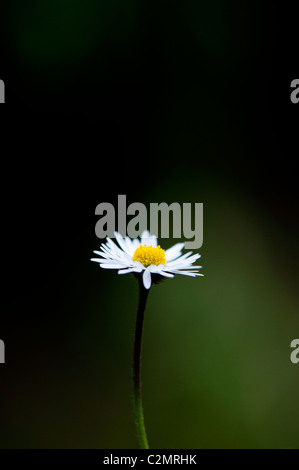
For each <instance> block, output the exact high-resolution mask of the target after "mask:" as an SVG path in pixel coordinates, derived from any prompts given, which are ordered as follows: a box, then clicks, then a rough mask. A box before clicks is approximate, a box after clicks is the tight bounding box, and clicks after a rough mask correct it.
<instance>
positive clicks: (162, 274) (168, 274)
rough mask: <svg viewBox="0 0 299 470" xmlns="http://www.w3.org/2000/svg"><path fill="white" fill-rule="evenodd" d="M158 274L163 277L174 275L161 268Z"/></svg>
mask: <svg viewBox="0 0 299 470" xmlns="http://www.w3.org/2000/svg"><path fill="white" fill-rule="evenodd" d="M159 274H161V276H164V277H174V274H171V273H168V272H167V271H163V270H161V271H160V272H159Z"/></svg>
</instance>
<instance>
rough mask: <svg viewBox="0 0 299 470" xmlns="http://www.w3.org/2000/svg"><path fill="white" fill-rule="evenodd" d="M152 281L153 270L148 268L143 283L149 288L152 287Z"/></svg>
mask: <svg viewBox="0 0 299 470" xmlns="http://www.w3.org/2000/svg"><path fill="white" fill-rule="evenodd" d="M151 283H152V280H151V272H150V270H149V268H147V269H146V270H145V271H144V273H143V285H144V287H145V288H146V289H149V288H150V287H151Z"/></svg>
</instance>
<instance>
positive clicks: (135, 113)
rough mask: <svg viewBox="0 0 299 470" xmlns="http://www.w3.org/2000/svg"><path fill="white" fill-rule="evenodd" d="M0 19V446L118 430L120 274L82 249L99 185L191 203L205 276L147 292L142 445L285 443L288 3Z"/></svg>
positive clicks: (33, 5) (289, 305)
mask: <svg viewBox="0 0 299 470" xmlns="http://www.w3.org/2000/svg"><path fill="white" fill-rule="evenodd" d="M2 21H3V25H2V28H1V57H0V78H1V79H3V80H4V81H5V84H6V105H5V106H2V107H1V109H0V117H1V128H0V135H1V150H0V151H1V180H2V181H1V205H2V208H1V209H2V210H1V219H2V223H1V247H2V253H1V254H2V256H1V267H2V282H1V285H2V289H1V290H2V293H1V319H0V338H1V339H3V340H4V341H5V345H6V364H5V365H3V366H1V370H0V384H1V385H0V420H1V429H0V447H3V448H7V447H9V448H11V447H12V448H15V447H21V448H27V447H29V448H43V447H54V448H59V447H67V448H76V447H78V448H82V447H83V448H86V447H100V448H130V447H131V448H132V447H134V446H136V445H137V441H136V435H135V430H134V420H133V416H132V406H131V405H132V403H131V401H132V400H131V388H130V387H131V384H130V373H131V366H130V360H131V349H132V341H133V331H134V311H135V307H136V302H137V286H136V285H135V282H134V279H131V278H130V277H129V276H126V278H125V279H124V278H123V277H121V278H119V277H118V276H117V274H116V273H112V272H111V273H110V272H109V273H107V272H104V271H103V272H102V270H100V269H99V268H98V267H97V266H96V265H94V264H92V263H90V262H89V259H90V257H92V251H93V250H94V249H98V248H99V245H100V240H98V239H97V238H96V236H95V232H94V227H95V223H96V221H97V218H96V217H95V215H94V211H95V207H96V205H97V204H99V203H100V202H104V201H107V202H112V203H114V204H116V201H117V195H118V194H126V195H127V199H128V203H130V202H134V201H139V202H144V203H145V204H149V203H150V202H162V201H165V202H168V203H171V202H174V201H178V202H192V203H194V202H203V203H204V244H203V247H202V248H201V250H200V252H201V253H202V264H203V266H204V269H203V272H204V274H205V277H204V278H199V279H196V280H191V281H190V279H178V277H176V279H174V280H173V281H167V282H165V283H163V284H162V285H161V286H158V287H157V289H155V290H154V289H153V291H152V292H151V303H150V304H149V308H148V317H147V319H146V320H147V324H146V329H145V339H144V356H143V361H144V371H143V376H144V381H143V382H144V401H145V403H144V405H145V416H146V422H147V426H148V434H149V441H150V444H151V445H152V447H154V448H163V447H168V448H176V447H177V448H197V447H207V448H215V447H221V448H226V447H230V448H235V447H262V448H263V447H271V448H272V447H298V434H299V407H298V400H297V392H296V390H298V385H299V377H298V373H299V366H296V365H293V364H292V363H291V362H290V359H289V355H290V342H291V340H292V339H294V338H297V337H298V331H299V330H298V328H299V317H298V315H299V314H298V303H299V299H298V250H297V241H298V229H299V225H298V202H299V199H298V185H297V171H296V160H297V155H298V151H297V146H296V144H297V133H298V116H299V105H298V107H297V106H296V105H294V104H292V103H291V102H290V83H291V81H292V80H293V79H294V78H298V72H299V70H298V60H297V49H298V47H297V42H298V40H297V37H296V31H297V26H296V14H295V12H294V11H293V10H292V14H291V12H290V10H289V9H288V7H287V5H286V4H285V5H284V7H283V9H282V7H275V6H274V5H273V4H271V5H265V6H264V7H263V9H262V8H261V7H260V6H259V5H257V4H255V3H252V2H249V1H248V2H242V4H239V3H238V2H235V1H229V2H225V4H224V3H223V2H220V0H218V1H215V2H212V3H207V2H206V3H199V2H192V1H186V2H184V3H183V2H182V3H178V2H176V3H174V2H168V1H166V2H148V1H142V2H141V1H137V0H136V1H130V2H126V3H123V2H120V1H119V0H113V1H111V2H104V1H102V2H98V1H95V0H89V1H85V2H80V1H75V0H74V1H70V0H64V1H61V0H60V1H58V0H57V1H51V2H50V1H47V0H43V1H39V2H37V1H33V0H31V1H23V2H17V1H14V2H10V3H8V2H4V6H3V16H2ZM168 242H169V244H171V242H172V241H168ZM176 284H177V286H176Z"/></svg>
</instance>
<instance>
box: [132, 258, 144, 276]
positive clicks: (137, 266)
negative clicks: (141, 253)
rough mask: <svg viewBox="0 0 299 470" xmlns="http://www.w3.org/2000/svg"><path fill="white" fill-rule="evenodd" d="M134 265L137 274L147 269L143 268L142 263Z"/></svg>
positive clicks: (136, 262) (135, 262) (137, 262)
mask: <svg viewBox="0 0 299 470" xmlns="http://www.w3.org/2000/svg"><path fill="white" fill-rule="evenodd" d="M133 263H134V266H135V268H136V272H137V273H141V271H143V270H144V269H145V267H144V266H143V264H142V263H140V261H133Z"/></svg>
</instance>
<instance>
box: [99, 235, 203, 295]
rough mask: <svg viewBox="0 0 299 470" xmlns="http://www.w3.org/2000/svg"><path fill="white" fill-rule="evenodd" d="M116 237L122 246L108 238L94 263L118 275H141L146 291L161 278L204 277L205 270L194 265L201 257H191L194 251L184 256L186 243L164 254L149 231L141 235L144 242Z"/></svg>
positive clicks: (164, 251)
mask: <svg viewBox="0 0 299 470" xmlns="http://www.w3.org/2000/svg"><path fill="white" fill-rule="evenodd" d="M114 235H115V238H116V240H117V242H118V245H119V246H117V245H116V243H114V242H113V241H112V240H111V239H110V238H108V237H107V242H106V243H102V245H101V251H94V253H95V254H96V255H99V256H100V258H92V259H91V261H95V262H96V263H99V264H100V266H101V268H105V269H118V274H127V273H140V274H141V275H142V279H143V285H144V287H145V288H146V289H150V287H151V285H152V282H158V280H160V279H161V277H174V275H175V274H183V275H185V276H192V277H195V276H203V274H199V273H198V269H199V268H201V267H202V266H194V265H193V263H194V262H195V261H196V260H197V259H198V258H200V255H199V254H195V255H192V251H189V252H188V253H185V254H184V255H182V249H183V248H184V245H185V244H184V243H177V244H176V245H174V246H172V247H171V248H169V249H167V250H163V249H162V248H161V247H160V246H159V245H158V242H157V237H156V236H155V235H151V234H150V233H149V232H148V231H145V232H143V233H142V235H141V240H139V239H138V238H135V239H133V240H131V239H130V238H129V237H125V238H123V237H122V236H121V235H120V234H119V233H117V232H115V234H114Z"/></svg>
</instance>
